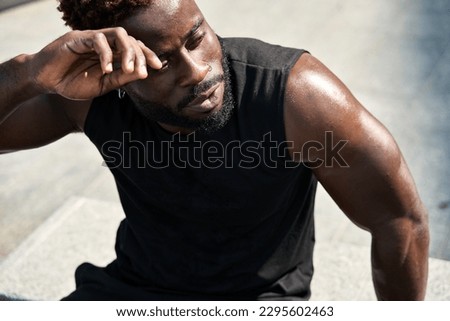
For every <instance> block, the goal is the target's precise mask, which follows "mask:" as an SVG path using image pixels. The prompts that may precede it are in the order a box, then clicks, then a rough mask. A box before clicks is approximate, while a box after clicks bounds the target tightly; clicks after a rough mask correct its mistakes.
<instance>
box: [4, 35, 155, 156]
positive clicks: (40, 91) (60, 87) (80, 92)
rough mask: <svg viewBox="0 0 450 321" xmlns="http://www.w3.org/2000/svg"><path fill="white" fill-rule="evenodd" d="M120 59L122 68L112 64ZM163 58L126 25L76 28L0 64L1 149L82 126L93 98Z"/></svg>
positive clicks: (31, 145) (38, 142)
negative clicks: (25, 53)
mask: <svg viewBox="0 0 450 321" xmlns="http://www.w3.org/2000/svg"><path fill="white" fill-rule="evenodd" d="M114 62H119V66H120V68H116V69H113V63H114ZM147 64H148V65H149V66H150V67H152V68H155V69H159V68H161V61H159V59H158V58H157V56H156V55H155V54H154V53H153V52H152V51H151V50H150V49H149V48H147V47H146V46H145V45H144V44H143V43H142V42H140V41H137V40H136V39H134V38H133V37H130V36H129V35H128V34H127V32H126V31H125V30H124V29H123V28H109V29H102V30H93V31H90V30H88V31H72V32H69V33H67V34H66V35H64V36H62V37H61V38H59V39H57V40H55V41H54V42H52V43H50V44H49V45H48V46H46V47H45V48H43V49H42V50H41V51H40V52H38V53H36V54H34V55H20V56H18V57H16V58H14V59H12V60H10V61H8V62H5V63H3V64H1V65H0V153H6V152H12V151H16V150H21V149H27V148H34V147H38V146H41V145H44V144H47V143H50V142H52V141H54V140H56V139H59V138H60V137H63V136H64V135H66V134H68V133H71V132H74V131H81V130H82V129H83V128H84V120H85V118H86V114H87V111H88V109H89V106H90V103H91V100H92V99H93V98H95V97H97V96H100V95H102V94H105V93H107V92H109V91H111V90H113V89H116V88H119V87H121V86H123V85H125V84H127V83H129V82H132V81H135V80H138V79H143V78H146V77H147Z"/></svg>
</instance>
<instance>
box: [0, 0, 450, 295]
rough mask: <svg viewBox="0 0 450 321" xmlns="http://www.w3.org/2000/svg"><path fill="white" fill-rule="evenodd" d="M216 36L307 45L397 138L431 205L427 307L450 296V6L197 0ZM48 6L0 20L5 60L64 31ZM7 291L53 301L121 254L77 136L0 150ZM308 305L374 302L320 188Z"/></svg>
mask: <svg viewBox="0 0 450 321" xmlns="http://www.w3.org/2000/svg"><path fill="white" fill-rule="evenodd" d="M197 2H198V4H199V6H200V8H201V9H202V10H203V12H204V14H205V16H206V18H207V19H208V21H209V23H210V24H211V25H212V27H213V28H214V29H215V30H216V32H217V33H218V34H220V35H221V36H247V37H256V38H260V39H263V40H265V41H268V42H272V43H278V44H282V45H286V46H291V47H301V48H306V49H308V50H309V51H310V52H311V53H312V54H314V55H315V56H316V57H318V58H319V59H320V60H322V61H323V62H324V63H325V64H326V65H327V66H328V67H329V68H330V69H331V70H332V71H334V72H335V73H336V74H337V75H338V76H339V77H340V78H341V79H342V80H343V81H344V82H345V83H346V84H347V85H348V87H349V88H350V89H351V90H352V91H353V93H354V94H355V96H356V97H357V98H358V99H359V100H360V101H361V102H362V103H363V104H364V105H365V106H366V107H367V108H368V109H369V110H370V111H371V112H372V113H373V114H374V115H375V116H376V117H378V118H379V119H380V120H381V121H382V122H383V123H384V124H385V125H386V126H387V128H388V129H389V130H390V131H391V132H392V133H393V135H394V137H395V138H396V139H397V141H398V143H399V145H400V147H401V149H402V151H403V153H404V156H405V158H406V160H407V162H408V163H409V165H410V169H411V172H412V173H413V176H414V177H415V180H416V183H417V186H418V189H419V192H420V194H421V196H422V198H423V200H424V202H425V204H426V206H427V208H428V210H429V215H430V228H431V259H430V281H429V288H428V294H427V299H428V300H450V262H449V261H450V233H449V231H450V182H449V180H448V177H449V174H450V167H449V166H448V165H447V162H446V160H447V159H448V157H449V156H450V144H449V143H448V138H449V134H450V125H449V121H450V108H449V103H448V102H449V101H450V77H448V75H450V63H449V61H450V38H449V37H448V35H449V34H450V0H439V1H438V0H437V1H427V0H397V1H388V0H380V1H376V2H375V1H368V0H367V1H362V0H347V1H338V0H302V1H292V0H279V1H269V0H259V1H256V0H240V1H237V0H215V1H206V0H198V1H197ZM55 8H56V4H55V1H54V0H41V1H34V2H32V3H29V4H26V5H22V6H20V7H15V8H13V9H10V10H6V11H3V12H0V28H1V30H2V31H3V32H2V33H1V34H0V43H1V44H2V45H1V46H0V61H4V60H6V59H8V58H11V57H13V56H14V55H16V54H18V53H22V52H24V53H32V52H35V51H37V50H39V49H40V48H41V47H42V46H43V45H45V44H46V43H48V42H49V41H51V40H52V39H54V38H56V37H57V36H58V35H61V34H62V33H64V32H65V31H67V29H66V28H65V27H64V26H63V24H62V22H61V20H60V19H59V13H58V12H57V11H56V9H55ZM0 204H1V206H0V240H1V242H0V292H7V293H16V294H19V295H22V296H25V297H27V298H31V299H49V300H53V299H58V298H60V297H61V296H63V295H65V294H67V293H68V292H69V291H71V289H73V286H74V281H73V271H74V269H75V267H76V266H77V265H78V264H80V263H82V262H84V261H90V262H93V263H95V264H99V265H103V264H105V263H106V262H108V261H109V260H110V259H111V258H112V255H113V251H112V249H113V248H112V247H113V239H114V231H115V229H116V228H117V225H118V222H119V221H120V219H121V218H122V217H123V213H122V210H121V207H120V204H119V201H118V196H117V192H116V190H115V187H114V182H113V180H112V176H111V175H110V174H109V172H108V171H107V169H105V168H104V167H102V160H101V158H100V156H99V154H98V152H97V151H96V149H95V147H94V146H93V145H92V144H90V142H89V140H88V139H87V138H85V137H84V136H83V135H72V136H69V137H66V138H64V139H62V140H60V141H58V142H56V143H54V144H52V145H50V146H46V147H44V148H41V149H37V150H33V151H25V152H20V153H15V154H10V155H2V156H0ZM316 204H317V205H316V206H317V211H316V229H317V250H316V253H315V263H316V264H315V265H316V276H315V279H314V283H313V299H314V300H372V299H374V298H375V296H374V293H373V289H372V286H371V281H370V263H369V260H370V259H369V250H370V238H369V236H368V234H367V233H365V232H363V231H361V230H359V229H358V228H356V227H355V226H354V225H352V224H351V223H350V222H349V220H348V219H346V218H345V216H344V215H343V214H342V213H341V212H340V210H339V209H338V208H337V207H336V205H334V203H333V202H332V200H331V199H330V198H329V197H328V196H327V195H326V193H325V192H324V191H323V190H322V189H320V190H319V195H318V198H317V202H316Z"/></svg>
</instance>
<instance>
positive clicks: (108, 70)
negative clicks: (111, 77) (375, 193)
mask: <svg viewBox="0 0 450 321" xmlns="http://www.w3.org/2000/svg"><path fill="white" fill-rule="evenodd" d="M112 71H113V65H112V63H109V64H107V65H106V72H112Z"/></svg>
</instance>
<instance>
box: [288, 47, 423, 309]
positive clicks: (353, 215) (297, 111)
mask: <svg viewBox="0 0 450 321" xmlns="http://www.w3.org/2000/svg"><path fill="white" fill-rule="evenodd" d="M285 123H286V135H287V139H288V140H289V141H293V142H294V147H293V149H292V150H291V152H292V154H293V155H295V157H296V158H297V159H298V160H299V161H305V162H307V161H316V162H313V163H311V164H310V165H311V166H312V168H313V171H314V174H315V175H316V177H317V178H318V180H319V181H320V183H321V184H322V185H323V187H324V188H325V189H326V190H327V192H328V193H329V194H330V195H331V196H332V198H333V199H334V201H335V202H336V203H337V204H338V205H339V207H340V208H341V209H342V210H343V212H344V213H345V214H346V215H347V216H348V217H349V218H350V219H351V220H352V221H353V222H354V223H355V224H356V225H358V226H359V227H361V228H363V229H365V230H367V231H369V232H370V233H371V235H372V276H373V281H374V286H375V291H376V293H377V296H378V298H379V299H380V300H421V299H424V296H425V289H426V282H427V273H428V243H429V236H428V225H427V213H426V210H425V209H424V207H423V205H422V202H421V200H420V198H419V196H418V193H417V190H416V187H415V184H414V181H413V179H412V177H411V174H410V172H409V170H408V167H407V165H406V163H405V161H404V159H403V157H402V155H401V153H400V150H399V148H398V146H397V144H396V143H395V141H394V139H393V138H392V136H391V135H390V134H389V132H388V131H387V130H386V129H385V128H384V127H383V126H382V125H381V124H380V123H379V122H378V121H377V120H376V119H375V118H374V117H373V116H372V115H371V114H370V113H369V112H368V111H367V110H365V109H364V108H363V107H362V106H361V104H360V103H359V102H358V101H357V100H356V99H355V98H354V97H353V96H352V94H351V93H350V92H349V90H348V89H347V88H346V87H345V86H344V85H343V84H342V83H341V82H340V81H339V79H337V78H336V77H335V76H334V75H333V74H332V73H331V72H330V71H329V70H328V69H327V68H326V67H325V66H323V65H322V64H321V63H320V62H319V61H317V59H315V58H314V57H312V56H310V55H303V56H302V57H301V58H300V60H299V61H298V62H297V64H296V66H295V68H294V69H293V71H292V73H291V75H290V77H289V80H288V87H287V93H286V107H285ZM326 132H329V133H328V134H326ZM330 133H331V134H330ZM330 135H332V141H330V137H331V136H330ZM326 137H327V138H326ZM311 141H315V142H318V143H320V145H322V146H323V147H325V146H326V144H333V145H336V144H338V142H339V141H343V142H344V141H345V142H346V144H345V146H344V147H343V148H342V149H341V151H340V153H339V154H340V156H341V157H342V160H344V161H345V163H344V162H342V161H341V160H339V162H338V161H336V160H335V161H333V160H332V159H330V156H332V155H326V151H327V148H324V149H320V148H313V149H310V150H309V153H308V154H309V155H301V156H300V154H295V153H299V152H301V150H302V146H304V144H305V143H307V142H311ZM306 146H307V145H306ZM315 146H317V145H315ZM331 147H333V146H331ZM328 151H330V148H328ZM327 156H328V159H327Z"/></svg>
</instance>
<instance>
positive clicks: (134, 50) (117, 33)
mask: <svg viewBox="0 0 450 321" xmlns="http://www.w3.org/2000/svg"><path fill="white" fill-rule="evenodd" d="M107 36H108V38H109V41H110V42H111V41H112V42H113V44H114V47H115V49H116V52H117V53H118V54H120V60H121V67H122V70H123V71H125V72H126V73H133V72H134V71H135V69H136V57H137V56H138V55H140V51H141V50H140V49H139V47H138V46H137V45H136V39H134V38H133V37H131V36H129V35H128V33H127V32H126V30H125V29H124V28H122V27H118V28H114V29H111V32H110V33H108V35H107Z"/></svg>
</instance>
